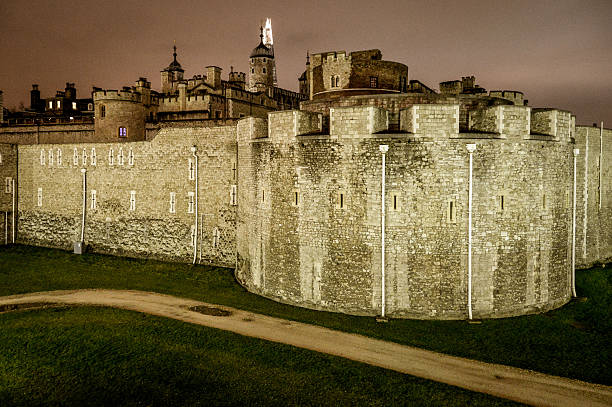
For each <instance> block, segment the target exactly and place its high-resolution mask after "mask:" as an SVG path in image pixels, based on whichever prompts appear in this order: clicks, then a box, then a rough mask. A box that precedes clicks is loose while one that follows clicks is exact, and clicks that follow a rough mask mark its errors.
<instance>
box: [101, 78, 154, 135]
mask: <svg viewBox="0 0 612 407" xmlns="http://www.w3.org/2000/svg"><path fill="white" fill-rule="evenodd" d="M143 79H144V78H143ZM145 81H146V79H145ZM93 100H94V105H95V132H96V139H97V140H100V141H111V142H120V141H141V140H144V139H145V119H146V117H147V113H148V109H147V107H146V106H145V105H144V103H143V95H142V94H141V93H140V92H138V91H137V90H136V89H131V88H129V87H124V88H123V89H122V90H119V91H117V90H101V89H94V92H93Z"/></svg>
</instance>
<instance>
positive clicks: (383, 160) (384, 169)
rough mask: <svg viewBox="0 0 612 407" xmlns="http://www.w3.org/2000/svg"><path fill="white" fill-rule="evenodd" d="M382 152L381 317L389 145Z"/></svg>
mask: <svg viewBox="0 0 612 407" xmlns="http://www.w3.org/2000/svg"><path fill="white" fill-rule="evenodd" d="M379 148H380V152H381V153H382V180H381V184H382V189H381V194H380V195H381V198H380V199H381V205H380V206H381V210H380V213H381V220H380V229H381V242H380V257H381V262H380V264H381V304H382V311H381V314H380V315H381V317H383V318H384V317H385V303H386V294H385V216H386V211H385V173H386V168H385V167H386V153H387V151H389V146H388V145H386V144H381V145H380V146H379Z"/></svg>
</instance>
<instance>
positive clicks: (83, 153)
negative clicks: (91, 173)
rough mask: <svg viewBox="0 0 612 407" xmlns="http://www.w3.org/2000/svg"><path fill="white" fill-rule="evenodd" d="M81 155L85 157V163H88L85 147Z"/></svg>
mask: <svg viewBox="0 0 612 407" xmlns="http://www.w3.org/2000/svg"><path fill="white" fill-rule="evenodd" d="M81 156H82V157H83V160H82V161H83V165H87V150H86V149H83V151H82V152H81Z"/></svg>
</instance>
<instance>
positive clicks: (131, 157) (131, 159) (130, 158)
mask: <svg viewBox="0 0 612 407" xmlns="http://www.w3.org/2000/svg"><path fill="white" fill-rule="evenodd" d="M128 165H134V151H132V149H131V148H130V151H129V152H128Z"/></svg>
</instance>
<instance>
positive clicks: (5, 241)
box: [4, 211, 8, 244]
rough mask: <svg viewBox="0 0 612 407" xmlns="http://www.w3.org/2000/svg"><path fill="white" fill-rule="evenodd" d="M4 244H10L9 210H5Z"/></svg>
mask: <svg viewBox="0 0 612 407" xmlns="http://www.w3.org/2000/svg"><path fill="white" fill-rule="evenodd" d="M4 244H8V211H4Z"/></svg>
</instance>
